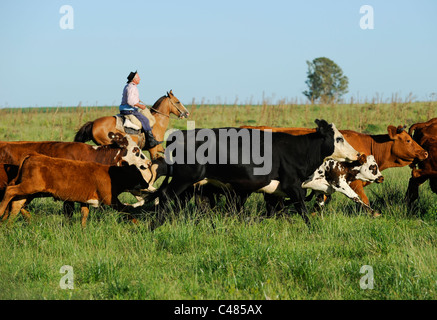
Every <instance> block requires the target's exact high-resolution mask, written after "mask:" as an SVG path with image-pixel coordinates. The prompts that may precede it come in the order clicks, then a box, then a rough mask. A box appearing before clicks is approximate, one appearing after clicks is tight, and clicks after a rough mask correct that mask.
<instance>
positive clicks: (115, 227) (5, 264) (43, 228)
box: [0, 99, 437, 299]
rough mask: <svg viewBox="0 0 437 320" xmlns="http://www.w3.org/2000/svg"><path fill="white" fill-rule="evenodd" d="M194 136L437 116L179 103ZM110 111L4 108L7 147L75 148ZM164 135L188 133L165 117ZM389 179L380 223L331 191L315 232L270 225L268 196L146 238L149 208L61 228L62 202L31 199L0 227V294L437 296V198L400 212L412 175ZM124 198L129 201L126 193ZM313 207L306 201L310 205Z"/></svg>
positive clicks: (188, 217) (183, 212)
mask: <svg viewBox="0 0 437 320" xmlns="http://www.w3.org/2000/svg"><path fill="white" fill-rule="evenodd" d="M187 107H188V109H189V110H190V113H191V120H195V121H196V127H220V126H240V125H244V124H253V125H274V126H296V127H298V126H302V127H314V123H313V121H314V119H315V118H324V119H326V120H328V121H330V122H334V123H335V124H336V125H337V127H338V128H341V129H352V130H357V131H362V132H368V133H385V132H386V127H387V125H389V124H392V125H399V124H408V125H411V124H412V123H415V122H420V121H425V120H428V119H429V118H432V117H436V116H437V110H436V104H435V102H423V103H419V102H416V103H413V102H410V101H404V102H402V101H399V100H397V99H394V100H393V101H391V102H389V103H381V102H379V101H378V100H375V101H372V102H370V103H360V104H356V103H353V102H351V103H350V104H343V105H329V106H322V105H297V104H286V103H282V104H278V105H272V104H268V103H264V104H262V105H259V106H255V105H249V104H248V105H231V106H228V105H209V104H195V103H193V104H192V105H187ZM117 111H118V110H117V108H116V107H102V108H98V107H76V108H53V109H49V108H38V109H2V110H0V139H2V140H61V141H72V140H73V136H74V133H75V131H76V130H77V129H78V128H79V127H80V126H81V125H82V124H83V123H84V122H86V121H89V120H93V119H96V118H98V117H101V116H105V115H113V114H116V113H117ZM171 127H173V128H185V121H182V120H177V119H172V121H171ZM383 174H384V176H385V178H386V179H385V182H384V183H383V184H381V185H371V186H369V187H367V188H366V193H367V195H368V196H369V198H370V201H371V204H372V206H373V207H374V208H375V209H376V210H377V211H379V212H381V213H382V216H381V217H380V218H378V219H373V218H370V217H368V216H367V215H366V214H365V213H364V212H362V211H361V210H360V209H358V208H357V207H356V206H355V204H353V203H352V202H351V201H349V200H348V199H346V197H344V196H342V195H340V194H335V195H334V196H333V200H332V202H331V203H330V204H329V205H328V206H327V208H326V209H325V210H324V212H323V214H322V215H319V216H317V217H311V218H310V219H311V223H312V226H311V228H308V227H307V226H306V225H305V223H304V222H303V220H302V218H301V217H299V216H296V215H294V214H293V212H292V210H291V211H290V212H289V213H288V214H285V215H283V216H278V217H276V218H271V219H264V218H263V216H262V214H263V213H264V210H265V205H264V202H263V201H262V196H261V195H259V194H254V195H252V196H251V197H250V198H249V199H248V203H247V204H246V206H245V211H244V212H243V213H239V214H237V213H236V212H234V211H233V210H232V206H227V205H226V204H225V202H224V201H223V200H222V201H221V202H219V205H218V207H217V208H215V209H214V210H209V211H208V212H202V211H201V210H200V209H199V208H197V207H196V205H195V204H194V202H190V203H189V204H188V205H180V206H175V207H174V209H173V210H171V211H170V212H168V217H169V218H168V219H167V220H166V222H165V223H164V224H163V225H161V226H160V227H158V228H156V229H154V230H153V231H150V228H149V226H150V225H151V224H152V223H153V222H154V220H155V213H154V210H153V206H152V205H151V204H147V205H145V206H144V207H142V208H137V209H136V210H135V212H134V214H135V215H136V216H137V217H138V219H139V224H138V225H133V224H131V223H130V222H128V221H126V220H125V219H122V214H120V213H117V212H115V211H114V210H112V209H109V208H101V209H92V210H91V213H90V217H89V221H88V225H87V227H86V228H85V229H82V228H81V227H80V213H79V212H75V214H74V216H73V218H72V219H71V221H70V220H68V219H66V218H65V217H64V216H63V215H62V213H61V212H62V203H60V202H57V201H54V200H52V199H49V198H44V199H36V200H34V201H33V202H32V203H31V204H30V207H29V209H30V212H31V214H32V216H33V219H32V221H31V222H30V223H27V222H26V221H25V220H24V219H22V218H21V217H20V218H18V219H17V220H16V221H15V223H13V224H8V223H3V224H2V225H0V246H1V248H2V250H1V252H0V269H1V271H2V275H1V276H0V299H436V298H437V273H436V272H435V266H436V265H437V246H436V245H437V232H436V231H437V201H436V200H437V196H436V195H435V194H433V193H432V192H431V191H430V189H429V187H428V185H427V184H426V185H424V186H422V187H421V197H420V199H419V200H418V202H417V204H416V206H415V208H414V209H413V210H412V212H409V210H408V209H407V207H406V206H405V203H404V200H403V198H404V195H405V192H406V188H407V184H408V179H409V175H410V169H409V168H397V169H388V170H385V171H383ZM122 200H123V201H133V199H132V197H131V196H130V195H128V194H123V195H122ZM313 205H314V200H313V201H312V202H310V203H308V207H309V208H311V207H312V206H313ZM63 265H71V266H72V267H73V270H74V289H73V290H62V289H61V288H60V286H59V281H60V279H61V277H62V276H63V274H61V273H60V272H59V270H60V268H61V266H63ZM363 265H370V266H372V267H373V270H374V276H375V280H374V289H373V290H371V289H367V290H363V289H361V287H360V283H359V282H360V278H361V277H362V276H363V274H361V273H360V268H361V267H362V266H363Z"/></svg>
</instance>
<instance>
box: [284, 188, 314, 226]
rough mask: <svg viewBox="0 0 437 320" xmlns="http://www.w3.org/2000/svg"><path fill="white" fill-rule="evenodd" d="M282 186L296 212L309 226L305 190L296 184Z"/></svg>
mask: <svg viewBox="0 0 437 320" xmlns="http://www.w3.org/2000/svg"><path fill="white" fill-rule="evenodd" d="M284 187H285V188H284V191H285V193H286V194H287V195H288V196H289V197H290V199H291V201H292V202H293V205H294V207H295V208H296V210H297V212H298V213H299V214H300V215H301V217H302V219H303V220H304V221H305V223H306V224H307V225H308V226H310V220H309V219H308V216H307V214H308V209H307V207H306V205H305V196H306V190H305V189H302V188H300V187H296V186H290V187H287V186H286V185H285V184H284Z"/></svg>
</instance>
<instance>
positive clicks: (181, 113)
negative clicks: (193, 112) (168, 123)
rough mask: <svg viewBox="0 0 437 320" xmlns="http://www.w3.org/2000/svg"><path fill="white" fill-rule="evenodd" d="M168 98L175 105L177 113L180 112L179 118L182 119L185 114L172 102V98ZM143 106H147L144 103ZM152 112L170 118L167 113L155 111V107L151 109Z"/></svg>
mask: <svg viewBox="0 0 437 320" xmlns="http://www.w3.org/2000/svg"><path fill="white" fill-rule="evenodd" d="M166 98H168V99H170V103H171V104H172V105H173V107H175V108H176V110H177V111H179V114H180V116H179V117H178V118H180V119H181V118H182V115H183V114H184V112H182V111H181V109H179V108H178V106H177V105H176V104H175V103H174V102H173V101H172V100H171V98H170V97H168V96H167V97H166ZM143 104H144V105H145V103H144V102H143ZM150 110H153V111H154V112H156V113H159V114H161V115H163V116H166V117H167V118H170V115H168V114H165V113H162V112H160V111H158V110H156V109H154V108H153V107H150Z"/></svg>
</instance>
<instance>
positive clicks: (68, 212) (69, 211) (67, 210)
mask: <svg viewBox="0 0 437 320" xmlns="http://www.w3.org/2000/svg"><path fill="white" fill-rule="evenodd" d="M62 211H63V213H64V215H65V216H66V217H67V218H68V219H71V218H72V217H73V212H74V202H73V201H64V203H63V205H62Z"/></svg>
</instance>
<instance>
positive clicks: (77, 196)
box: [0, 153, 148, 227]
mask: <svg viewBox="0 0 437 320" xmlns="http://www.w3.org/2000/svg"><path fill="white" fill-rule="evenodd" d="M147 187H148V183H147V182H146V181H145V180H144V178H143V175H142V174H141V172H140V171H139V170H138V168H137V167H136V166H134V165H130V166H121V167H117V166H108V165H102V164H99V163H94V162H86V161H73V160H66V159H59V158H52V157H47V156H44V155H40V154H36V153H32V154H28V155H25V156H24V157H23V159H22V160H21V164H20V166H19V169H18V174H17V177H16V178H15V179H14V180H12V181H11V183H10V184H9V185H8V187H7V188H6V191H5V195H4V198H3V201H2V202H1V203H0V217H2V216H3V214H4V213H5V210H6V208H7V207H8V205H9V203H10V202H11V201H12V202H13V203H12V204H11V207H12V210H11V212H10V218H11V219H12V218H13V217H14V216H15V215H16V214H17V213H18V212H19V210H20V209H21V206H22V205H23V204H24V203H25V202H26V201H27V200H28V199H29V198H32V199H33V198H34V197H40V196H52V197H54V198H55V199H59V200H63V201H72V202H80V203H81V208H82V226H83V227H85V225H86V220H87V217H88V213H89V210H88V207H87V205H88V204H90V205H92V206H94V207H97V206H99V205H100V204H107V205H111V206H113V207H115V208H116V209H117V210H120V211H121V210H122V209H123V205H122V204H121V203H120V201H119V200H118V198H117V197H118V195H119V194H120V193H122V192H124V191H127V190H131V189H138V188H147Z"/></svg>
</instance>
